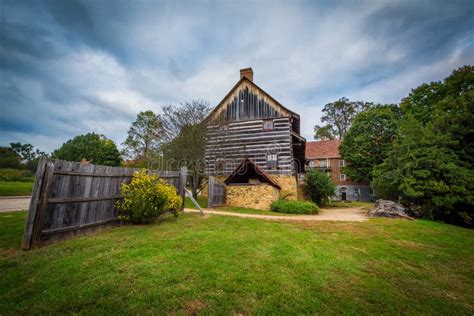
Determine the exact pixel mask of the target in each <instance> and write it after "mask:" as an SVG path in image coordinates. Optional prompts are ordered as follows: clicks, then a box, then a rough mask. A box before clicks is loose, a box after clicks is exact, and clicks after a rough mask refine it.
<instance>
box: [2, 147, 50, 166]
mask: <svg viewBox="0 0 474 316" xmlns="http://www.w3.org/2000/svg"><path fill="white" fill-rule="evenodd" d="M10 148H11V149H12V150H13V151H14V152H16V153H17V154H18V155H19V156H20V157H21V161H22V166H23V167H25V168H26V169H28V170H31V171H33V172H34V171H35V170H36V167H37V166H38V161H39V159H40V158H41V157H47V156H48V154H46V153H45V152H43V151H40V150H39V149H36V150H34V147H33V145H31V144H22V143H10Z"/></svg>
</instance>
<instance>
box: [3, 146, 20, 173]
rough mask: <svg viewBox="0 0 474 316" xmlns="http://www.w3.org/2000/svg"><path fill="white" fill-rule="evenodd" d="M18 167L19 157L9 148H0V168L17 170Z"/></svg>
mask: <svg viewBox="0 0 474 316" xmlns="http://www.w3.org/2000/svg"><path fill="white" fill-rule="evenodd" d="M20 167H21V162H20V155H18V154H17V153H16V152H15V151H13V150H12V149H11V148H9V147H0V168H14V169H18V168H20Z"/></svg>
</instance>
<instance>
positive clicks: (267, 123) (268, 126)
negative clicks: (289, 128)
mask: <svg viewBox="0 0 474 316" xmlns="http://www.w3.org/2000/svg"><path fill="white" fill-rule="evenodd" d="M263 130H264V131H272V130H273V120H264V121H263Z"/></svg>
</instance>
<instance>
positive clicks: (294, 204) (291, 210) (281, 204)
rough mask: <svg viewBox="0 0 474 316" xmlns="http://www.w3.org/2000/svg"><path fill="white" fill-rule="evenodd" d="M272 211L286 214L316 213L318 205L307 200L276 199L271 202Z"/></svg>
mask: <svg viewBox="0 0 474 316" xmlns="http://www.w3.org/2000/svg"><path fill="white" fill-rule="evenodd" d="M271 209H272V211H273V212H278V213H286V214H318V213H319V207H318V206H317V205H316V204H314V203H313V202H309V201H291V200H277V201H275V202H273V203H272V205H271Z"/></svg>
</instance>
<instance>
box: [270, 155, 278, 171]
mask: <svg viewBox="0 0 474 316" xmlns="http://www.w3.org/2000/svg"><path fill="white" fill-rule="evenodd" d="M267 168H268V169H278V155H277V154H268V155H267Z"/></svg>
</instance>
